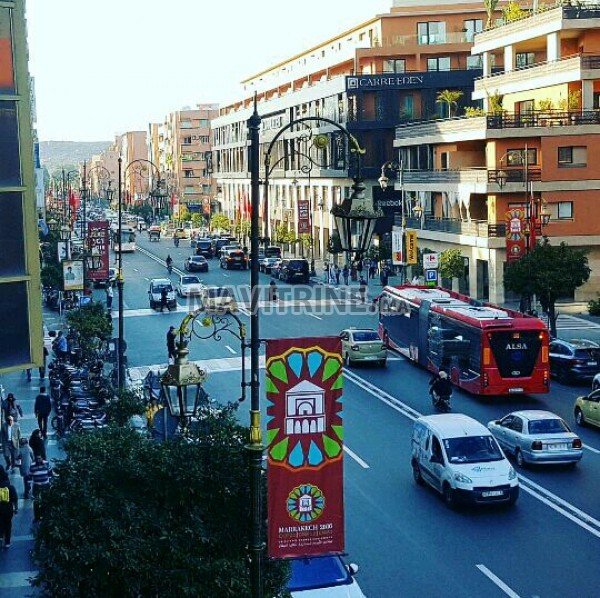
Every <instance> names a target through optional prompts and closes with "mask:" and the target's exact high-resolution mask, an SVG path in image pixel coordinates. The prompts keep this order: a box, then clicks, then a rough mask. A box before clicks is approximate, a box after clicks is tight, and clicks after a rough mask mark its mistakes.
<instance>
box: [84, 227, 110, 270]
mask: <svg viewBox="0 0 600 598" xmlns="http://www.w3.org/2000/svg"><path fill="white" fill-rule="evenodd" d="M109 227H110V225H109V222H108V220H96V221H95V222H88V232H87V243H88V252H89V257H88V268H87V277H88V278H89V279H90V280H107V279H108V268H109V266H110V256H109V241H108V231H109Z"/></svg>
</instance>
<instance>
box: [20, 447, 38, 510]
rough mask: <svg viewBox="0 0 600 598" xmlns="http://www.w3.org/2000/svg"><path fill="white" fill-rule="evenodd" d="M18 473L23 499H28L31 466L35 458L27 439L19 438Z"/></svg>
mask: <svg viewBox="0 0 600 598" xmlns="http://www.w3.org/2000/svg"><path fill="white" fill-rule="evenodd" d="M19 457H20V464H19V473H20V474H21V477H22V478H23V498H25V499H27V498H29V493H30V491H31V472H30V469H31V464H32V463H33V461H34V459H35V457H34V455H33V451H32V450H31V447H30V446H29V441H28V440H27V438H21V442H20V446H19Z"/></svg>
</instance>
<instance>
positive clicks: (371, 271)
mask: <svg viewBox="0 0 600 598" xmlns="http://www.w3.org/2000/svg"><path fill="white" fill-rule="evenodd" d="M376 274H377V262H376V261H375V260H371V265H370V266H369V278H371V279H373V278H375V276H376Z"/></svg>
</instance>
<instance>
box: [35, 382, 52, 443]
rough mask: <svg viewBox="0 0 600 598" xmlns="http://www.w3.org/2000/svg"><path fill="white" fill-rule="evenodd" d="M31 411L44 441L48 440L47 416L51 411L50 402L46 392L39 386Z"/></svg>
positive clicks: (44, 388)
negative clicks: (38, 392)
mask: <svg viewBox="0 0 600 598" xmlns="http://www.w3.org/2000/svg"><path fill="white" fill-rule="evenodd" d="M33 411H34V413H35V416H36V417H37V420H38V426H39V427H40V432H41V433H42V437H43V438H44V439H46V438H48V416H49V415H50V412H51V411H52V401H51V400H50V397H49V396H48V393H47V392H46V387H45V386H40V394H38V396H37V397H35V404H34V406H33Z"/></svg>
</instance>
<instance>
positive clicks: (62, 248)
mask: <svg viewBox="0 0 600 598" xmlns="http://www.w3.org/2000/svg"><path fill="white" fill-rule="evenodd" d="M56 248H57V251H58V261H59V262H62V261H63V260H70V259H71V242H70V241H58V242H57V243H56Z"/></svg>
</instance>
